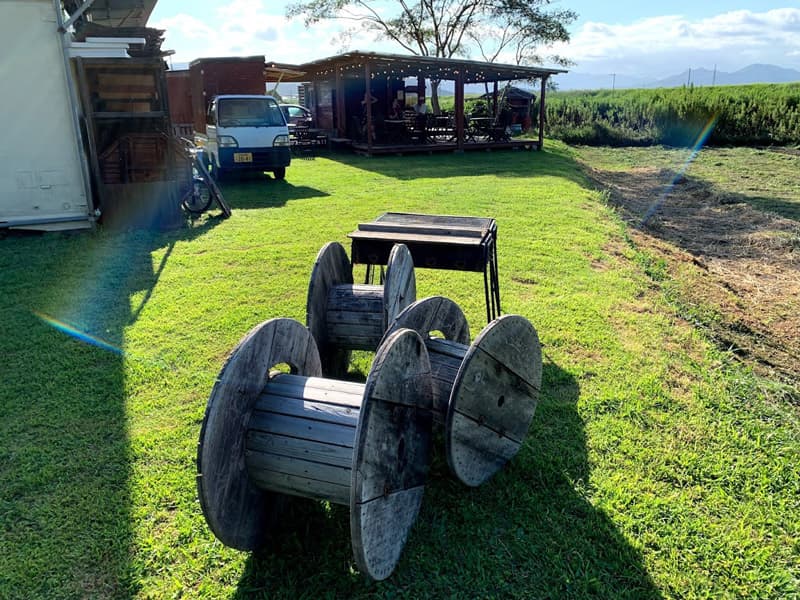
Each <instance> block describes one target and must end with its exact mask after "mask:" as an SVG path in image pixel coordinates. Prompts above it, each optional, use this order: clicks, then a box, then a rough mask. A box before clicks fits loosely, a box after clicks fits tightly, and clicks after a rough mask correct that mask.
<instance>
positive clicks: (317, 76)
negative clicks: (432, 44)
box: [265, 51, 565, 154]
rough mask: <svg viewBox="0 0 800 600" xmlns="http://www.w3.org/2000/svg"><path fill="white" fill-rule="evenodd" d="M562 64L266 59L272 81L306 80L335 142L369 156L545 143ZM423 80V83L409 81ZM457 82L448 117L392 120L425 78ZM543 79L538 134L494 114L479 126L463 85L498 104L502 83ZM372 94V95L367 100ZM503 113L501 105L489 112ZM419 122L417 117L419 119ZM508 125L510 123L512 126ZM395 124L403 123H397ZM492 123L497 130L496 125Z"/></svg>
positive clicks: (369, 57) (385, 57)
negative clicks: (549, 98)
mask: <svg viewBox="0 0 800 600" xmlns="http://www.w3.org/2000/svg"><path fill="white" fill-rule="evenodd" d="M564 72H565V71H564V70H561V69H550V68H542V67H528V66H520V65H507V64H499V63H489V62H482V61H474V60H465V59H459V58H437V57H431V56H409V55H400V54H379V53H375V52H359V51H355V52H348V53H345V54H340V55H337V56H332V57H329V58H323V59H319V60H315V61H311V62H308V63H305V64H301V65H289V64H281V63H267V65H266V71H265V73H266V77H267V81H273V82H274V81H282V82H298V83H301V82H304V83H307V84H308V86H307V89H308V97H307V98H306V104H307V106H308V107H309V108H310V109H311V110H312V112H313V113H314V116H315V121H316V124H317V127H318V128H320V129H324V130H327V131H328V132H330V134H331V139H332V140H333V141H337V140H338V141H341V142H344V143H349V144H351V145H352V147H353V148H354V149H355V150H356V151H357V152H362V153H365V154H382V153H401V152H432V151H463V150H468V149H489V148H498V147H499V148H515V147H522V148H527V149H534V148H535V149H541V147H542V142H543V136H544V114H545V110H544V109H545V92H546V88H547V80H548V78H549V77H551V76H553V75H555V74H558V73H564ZM414 79H416V85H413V84H408V83H407V82H408V80H412V81H413V80H414ZM426 80H428V81H439V82H452V84H453V89H454V94H455V98H454V108H453V111H452V114H450V115H449V116H448V117H446V118H442V117H438V119H437V116H434V117H428V119H427V126H426V127H423V128H419V127H416V128H415V126H414V122H415V119H414V116H413V113H411V115H412V116H411V118H409V116H408V111H407V112H406V116H405V127H399V126H400V125H402V123H399V121H400V120H399V119H397V118H393V119H390V118H388V117H389V116H390V115H391V107H392V103H393V102H394V101H395V100H399V101H400V102H401V103H402V104H403V105H404V106H406V108H408V107H407V105H406V99H407V98H411V97H412V95H413V96H414V97H416V96H417V95H424V94H425V89H426V86H425V82H426ZM513 81H530V82H532V81H536V82H538V84H539V86H540V92H539V98H538V103H537V105H538V110H537V111H536V116H537V119H536V121H537V122H536V123H535V124H534V127H538V136H537V137H535V138H533V139H531V138H530V137H526V138H524V139H522V138H510V136H507V135H503V134H502V132H500V134H499V135H498V134H497V131H496V127H497V123H496V122H495V118H494V116H491V117H488V118H487V120H488V122H483V123H480V124H478V121H480V120H479V119H475V120H471V119H470V117H469V115H465V111H464V87H465V85H467V84H475V83H478V84H488V85H489V86H490V88H489V89H490V90H492V92H493V99H494V102H493V104H494V106H495V107H496V105H497V98H498V89H499V83H500V82H513ZM366 100H369V101H366ZM489 112H490V114H491V115H496V114H497V111H489ZM417 122H418V120H417ZM505 125H506V124H505V123H504V124H503V126H504V128H505ZM390 126H398V128H397V129H395V128H393V127H390ZM493 127H494V128H495V129H493Z"/></svg>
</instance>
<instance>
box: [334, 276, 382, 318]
mask: <svg viewBox="0 0 800 600" xmlns="http://www.w3.org/2000/svg"><path fill="white" fill-rule="evenodd" d="M326 311H328V312H365V313H371V314H377V315H380V314H382V313H383V286H382V285H368V284H365V283H358V284H352V283H347V284H340V285H336V286H333V287H331V288H330V290H329V291H328V301H327V304H326Z"/></svg>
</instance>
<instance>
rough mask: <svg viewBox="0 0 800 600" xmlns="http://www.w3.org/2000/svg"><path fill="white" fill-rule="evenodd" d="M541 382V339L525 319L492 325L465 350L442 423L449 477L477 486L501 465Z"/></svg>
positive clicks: (517, 440)
mask: <svg viewBox="0 0 800 600" xmlns="http://www.w3.org/2000/svg"><path fill="white" fill-rule="evenodd" d="M541 383H542V350H541V346H540V344H539V336H538V335H537V334H536V330H535V329H534V328H533V325H531V324H530V323H529V322H528V320H527V319H525V318H524V317H520V316H518V315H504V316H502V317H500V318H498V319H495V320H494V321H492V322H491V323H490V324H489V325H487V326H486V327H485V328H484V329H483V331H481V333H480V334H479V335H478V337H477V338H475V341H474V342H473V343H472V346H470V348H469V350H467V354H466V355H465V356H464V361H463V362H462V363H461V368H460V369H459V371H458V375H457V376H456V380H455V382H454V383H453V392H452V394H451V396H450V406H449V407H448V411H447V420H446V423H445V443H446V446H447V448H446V451H447V462H448V464H449V465H450V469H451V470H452V472H453V474H454V475H455V476H456V477H457V478H458V479H459V480H460V481H462V482H463V483H465V484H466V485H469V486H477V485H480V484H481V483H483V482H484V481H486V480H487V479H489V478H490V477H491V476H492V475H494V473H495V472H497V471H498V470H499V469H500V468H502V467H503V465H505V464H506V463H507V462H508V461H509V460H510V459H511V458H512V457H513V456H514V455H515V454H516V453H517V451H518V450H519V448H520V446H521V445H522V442H523V441H524V439H525V436H526V435H527V433H528V428H529V427H530V423H531V420H532V419H533V413H534V411H535V410H536V403H537V402H538V398H539V389H540V388H541Z"/></svg>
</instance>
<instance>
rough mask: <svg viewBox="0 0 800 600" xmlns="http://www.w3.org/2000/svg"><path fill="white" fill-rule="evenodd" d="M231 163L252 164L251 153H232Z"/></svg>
mask: <svg viewBox="0 0 800 600" xmlns="http://www.w3.org/2000/svg"><path fill="white" fill-rule="evenodd" d="M233 162H235V163H248V162H250V163H251V162H253V153H252V152H234V153H233Z"/></svg>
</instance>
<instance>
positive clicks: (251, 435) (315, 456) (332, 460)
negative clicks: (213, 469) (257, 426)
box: [247, 429, 353, 487]
mask: <svg viewBox="0 0 800 600" xmlns="http://www.w3.org/2000/svg"><path fill="white" fill-rule="evenodd" d="M247 449H248V450H252V451H258V452H271V453H272V454H281V455H283V456H295V457H299V458H304V459H306V460H313V461H316V462H320V463H325V464H330V465H336V466H339V467H347V468H351V467H352V463H353V449H352V448H349V447H346V446H337V445H335V444H328V443H325V442H312V441H311V440H302V439H298V438H293V437H287V436H284V435H275V434H272V433H264V432H263V431H255V430H252V429H251V430H249V431H248V432H247ZM347 485H348V487H349V486H350V482H349V481H348V483H347Z"/></svg>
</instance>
